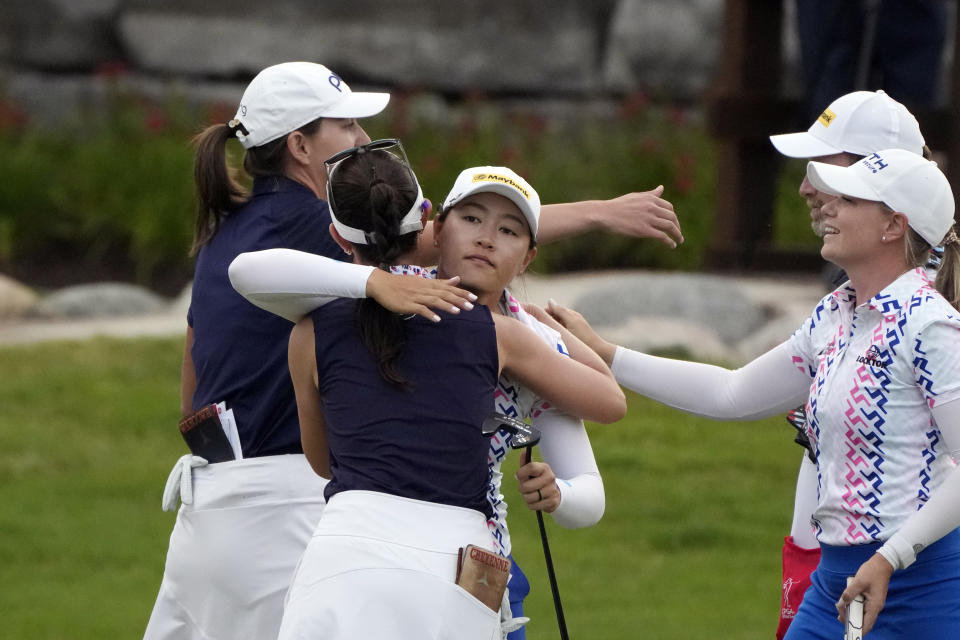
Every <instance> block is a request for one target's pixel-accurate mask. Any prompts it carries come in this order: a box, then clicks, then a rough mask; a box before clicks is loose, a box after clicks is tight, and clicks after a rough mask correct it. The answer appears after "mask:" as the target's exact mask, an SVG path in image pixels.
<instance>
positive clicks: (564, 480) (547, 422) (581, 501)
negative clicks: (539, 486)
mask: <svg viewBox="0 0 960 640" xmlns="http://www.w3.org/2000/svg"><path fill="white" fill-rule="evenodd" d="M531 422H532V423H533V425H534V426H535V427H537V428H538V429H540V431H541V433H542V434H543V435H542V437H541V439H540V453H541V455H542V456H543V460H544V462H546V463H547V464H549V465H550V468H551V469H553V473H554V475H556V476H557V487H559V488H560V506H559V507H557V508H556V510H555V511H554V512H553V513H552V514H550V515H552V516H553V519H554V521H555V522H556V523H557V524H558V525H560V526H561V527H564V528H566V529H579V528H582V527H589V526H592V525H595V524H596V523H597V522H598V521H599V520H600V518H601V517H603V510H604V508H605V507H606V497H605V495H604V493H603V480H602V479H601V478H600V470H599V469H598V468H597V461H596V459H595V458H594V456H593V448H592V447H591V446H590V438H589V437H587V430H586V429H585V428H584V426H583V421H582V420H580V419H579V418H574V417H573V416H569V415H567V414H565V413H562V412H560V411H558V410H557V409H553V408H551V409H547V410H545V411H543V412H542V413H540V414H539V415H538V416H537V417H535V418H533V419H532V421H531Z"/></svg>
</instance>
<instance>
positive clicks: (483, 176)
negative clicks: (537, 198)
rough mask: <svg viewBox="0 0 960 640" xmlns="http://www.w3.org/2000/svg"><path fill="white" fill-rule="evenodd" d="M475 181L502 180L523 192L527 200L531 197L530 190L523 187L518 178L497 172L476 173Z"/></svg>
mask: <svg viewBox="0 0 960 640" xmlns="http://www.w3.org/2000/svg"><path fill="white" fill-rule="evenodd" d="M473 182H501V183H503V184H506V185H509V186H511V187H513V188H514V189H516V190H517V191H519V192H520V193H522V194H523V197H524V198H526V199H527V200H529V199H530V192H529V191H527V190H526V189H524V188H523V187H521V186H520V185H519V184H518V183H517V181H516V180H514V179H513V178H511V177H509V176H501V175H499V174H496V173H475V174H474V175H473Z"/></svg>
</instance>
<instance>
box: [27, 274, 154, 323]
mask: <svg viewBox="0 0 960 640" xmlns="http://www.w3.org/2000/svg"><path fill="white" fill-rule="evenodd" d="M166 306H167V301H166V300H164V299H163V298H161V297H160V296H158V295H156V294H154V293H151V292H150V291H148V290H147V289H144V288H143V287H138V286H136V285H132V284H125V283H121V282H104V283H97V284H84V285H77V286H73V287H65V288H63V289H59V290H57V291H55V292H53V293H51V294H50V295H48V296H46V297H45V298H43V299H42V300H41V301H40V303H39V304H37V305H36V307H34V310H33V313H35V314H36V315H38V316H41V317H69V318H93V317H116V316H130V315H143V314H148V313H155V312H158V311H160V310H162V309H164V308H166Z"/></svg>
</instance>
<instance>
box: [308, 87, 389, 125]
mask: <svg viewBox="0 0 960 640" xmlns="http://www.w3.org/2000/svg"><path fill="white" fill-rule="evenodd" d="M388 102H390V94H389V93H371V92H363V91H354V92H352V93H350V94H348V95H347V96H345V97H344V99H343V100H341V101H340V102H338V103H337V104H336V105H334V106H333V107H332V108H330V109H327V110H325V111H324V112H323V114H322V116H323V117H324V118H367V117H370V116H375V115H377V114H378V113H380V112H381V111H383V110H384V109H385V108H386V107H387V103H388Z"/></svg>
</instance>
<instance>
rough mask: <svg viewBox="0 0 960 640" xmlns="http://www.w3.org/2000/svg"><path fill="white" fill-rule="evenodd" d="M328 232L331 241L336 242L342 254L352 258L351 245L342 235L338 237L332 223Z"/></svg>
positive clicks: (338, 234)
mask: <svg viewBox="0 0 960 640" xmlns="http://www.w3.org/2000/svg"><path fill="white" fill-rule="evenodd" d="M329 230H330V237H331V238H333V241H334V242H336V243H337V244H338V245H340V248H341V249H343V252H344V253H345V254H347V255H348V256H352V255H353V243H352V242H350V241H349V240H347V239H345V238H344V237H343V236H342V235H340V233H339V232H338V231H337V228H336V227H335V226H333V223H332V222H331V223H330V229H329Z"/></svg>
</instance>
